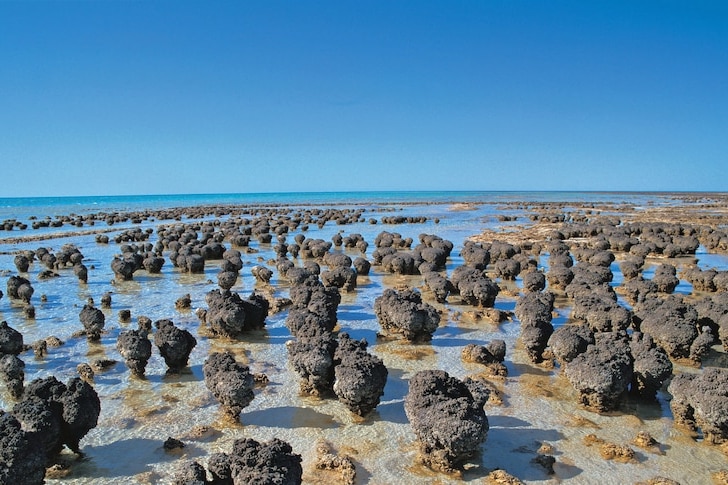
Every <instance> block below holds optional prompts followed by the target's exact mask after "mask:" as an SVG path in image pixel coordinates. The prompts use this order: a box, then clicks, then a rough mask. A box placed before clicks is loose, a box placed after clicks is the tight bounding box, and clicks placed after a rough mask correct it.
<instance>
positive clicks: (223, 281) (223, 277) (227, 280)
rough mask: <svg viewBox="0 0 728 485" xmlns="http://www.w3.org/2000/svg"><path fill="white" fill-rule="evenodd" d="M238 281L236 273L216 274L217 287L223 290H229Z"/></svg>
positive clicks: (221, 272)
mask: <svg viewBox="0 0 728 485" xmlns="http://www.w3.org/2000/svg"><path fill="white" fill-rule="evenodd" d="M237 281H238V273H237V272H236V271H220V272H218V273H217V285H218V286H219V287H220V288H222V289H223V290H229V289H230V288H232V287H233V286H235V283H236V282H237Z"/></svg>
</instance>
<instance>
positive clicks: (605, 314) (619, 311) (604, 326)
mask: <svg viewBox="0 0 728 485" xmlns="http://www.w3.org/2000/svg"><path fill="white" fill-rule="evenodd" d="M571 317H572V318H574V319H576V320H581V321H583V322H584V323H586V324H587V325H588V326H589V328H590V329H591V330H592V331H593V332H617V331H619V330H626V329H627V328H628V327H629V326H630V325H631V324H632V313H631V312H630V311H629V310H627V309H626V308H625V307H623V306H622V305H620V304H619V303H617V296H616V295H615V294H614V293H613V292H611V291H607V292H603V291H599V290H597V291H592V292H588V293H581V294H578V295H576V296H575V298H574V308H573V310H572V312H571Z"/></svg>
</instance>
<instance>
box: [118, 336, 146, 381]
mask: <svg viewBox="0 0 728 485" xmlns="http://www.w3.org/2000/svg"><path fill="white" fill-rule="evenodd" d="M116 349H117V350H118V351H119V353H120V354H121V356H122V357H123V358H124V362H125V363H126V366H127V367H128V368H129V370H130V371H131V372H132V374H133V375H135V376H138V377H142V376H144V372H145V369H146V367H147V362H148V361H149V358H150V357H151V356H152V342H151V341H150V340H149V338H148V337H147V332H145V331H143V330H124V331H122V332H121V333H120V334H119V337H118V339H117V340H116Z"/></svg>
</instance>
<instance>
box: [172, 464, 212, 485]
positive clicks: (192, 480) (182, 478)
mask: <svg viewBox="0 0 728 485" xmlns="http://www.w3.org/2000/svg"><path fill="white" fill-rule="evenodd" d="M206 483H207V472H206V471H205V467H203V466H202V465H200V464H199V463H198V462H196V461H188V462H184V463H183V464H182V465H181V466H180V467H179V469H178V470H177V472H176V473H175V474H174V476H173V477H172V484H173V485H204V484H206Z"/></svg>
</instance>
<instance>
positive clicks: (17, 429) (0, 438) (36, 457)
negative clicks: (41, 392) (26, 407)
mask: <svg viewBox="0 0 728 485" xmlns="http://www.w3.org/2000/svg"><path fill="white" fill-rule="evenodd" d="M0 463H2V466H0V483H3V484H8V485H10V484H13V485H38V484H42V483H44V480H43V478H44V477H45V471H46V456H45V454H44V452H43V448H42V447H41V446H39V445H38V443H37V441H36V440H34V439H33V437H32V436H31V435H30V434H29V433H28V432H26V431H24V430H23V428H22V424H21V422H20V421H18V419H17V418H16V417H15V416H13V415H12V414H8V413H4V412H3V411H0Z"/></svg>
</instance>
